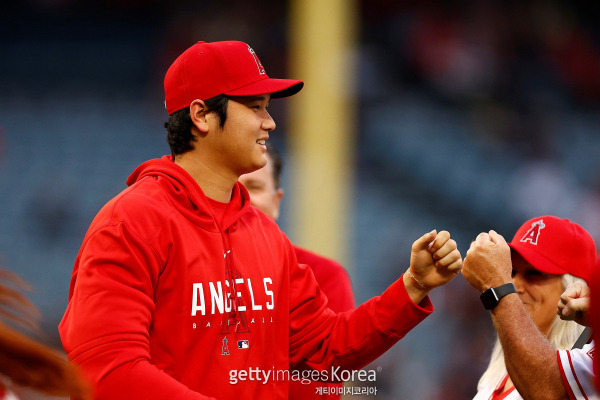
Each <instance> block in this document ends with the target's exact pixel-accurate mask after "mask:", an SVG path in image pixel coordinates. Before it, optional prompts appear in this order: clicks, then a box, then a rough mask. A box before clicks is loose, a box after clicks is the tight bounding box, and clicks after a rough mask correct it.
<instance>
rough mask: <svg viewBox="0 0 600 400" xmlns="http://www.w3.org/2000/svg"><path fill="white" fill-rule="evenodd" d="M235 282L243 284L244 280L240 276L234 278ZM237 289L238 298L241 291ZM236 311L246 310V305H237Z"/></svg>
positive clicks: (240, 295)
mask: <svg viewBox="0 0 600 400" xmlns="http://www.w3.org/2000/svg"><path fill="white" fill-rule="evenodd" d="M235 284H236V285H243V284H244V280H243V279H242V278H237V279H236V280H235ZM236 291H237V297H239V298H240V299H241V298H242V292H241V291H240V290H236ZM237 309H238V311H246V306H238V308H237Z"/></svg>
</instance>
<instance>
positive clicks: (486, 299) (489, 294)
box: [480, 288, 498, 310]
mask: <svg viewBox="0 0 600 400" xmlns="http://www.w3.org/2000/svg"><path fill="white" fill-rule="evenodd" d="M480 298H481V302H482V303H483V307H484V308H485V309H486V310H491V309H492V308H494V307H496V306H497V305H498V297H497V296H496V292H495V291H494V288H489V289H488V290H486V291H485V292H483V293H481V296H480Z"/></svg>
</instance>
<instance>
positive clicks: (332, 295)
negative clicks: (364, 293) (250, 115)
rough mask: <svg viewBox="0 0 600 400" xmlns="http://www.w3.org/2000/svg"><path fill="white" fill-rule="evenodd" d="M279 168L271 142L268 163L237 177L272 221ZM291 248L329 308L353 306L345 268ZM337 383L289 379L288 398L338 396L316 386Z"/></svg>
mask: <svg viewBox="0 0 600 400" xmlns="http://www.w3.org/2000/svg"><path fill="white" fill-rule="evenodd" d="M282 168H283V160H282V159H281V155H280V154H279V152H278V151H277V150H276V149H275V147H273V145H271V144H270V143H267V165H265V166H264V167H263V168H261V169H259V170H256V171H254V172H251V173H249V174H244V175H242V176H241V177H240V182H241V183H242V184H243V185H244V187H245V188H246V189H247V190H248V193H249V194H250V201H251V203H252V205H253V206H255V207H257V208H258V209H259V210H261V211H262V212H264V213H265V214H267V215H268V216H269V217H271V218H273V219H274V220H277V218H278V217H279V205H280V201H281V198H282V197H283V194H284V190H283V188H281V184H280V182H281V170H282ZM294 251H295V252H296V258H297V259H298V262H299V263H300V264H306V265H308V266H310V268H311V270H312V272H313V274H314V275H315V279H316V280H317V283H318V284H319V287H320V288H321V290H322V291H323V293H324V294H325V296H327V299H328V302H327V306H328V307H329V308H330V309H331V310H332V311H334V312H336V313H339V312H344V311H349V310H352V309H354V307H355V305H354V294H353V293H352V284H351V283H350V278H349V277H348V273H347V272H346V270H345V269H344V267H342V266H341V265H340V264H339V263H338V262H336V261H334V260H331V259H329V258H326V257H323V256H321V255H318V254H315V253H313V252H311V251H308V250H306V249H303V248H301V247H299V246H296V245H294ZM340 385H341V384H327V383H325V382H312V383H307V382H301V381H291V382H290V399H291V400H293V399H299V400H306V399H339V398H341V395H340V394H338V393H337V391H336V390H327V391H326V392H327V393H328V394H324V393H323V390H321V391H320V393H318V388H320V387H325V386H328V387H330V388H331V387H339V386H340ZM331 393H334V394H331Z"/></svg>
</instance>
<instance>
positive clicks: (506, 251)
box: [462, 231, 512, 292]
mask: <svg viewBox="0 0 600 400" xmlns="http://www.w3.org/2000/svg"><path fill="white" fill-rule="evenodd" d="M462 274H463V276H464V277H465V279H466V280H467V282H469V284H470V285H471V286H473V287H474V288H475V289H477V290H479V291H480V292H484V291H486V290H487V289H489V288H491V287H498V286H500V285H503V284H505V283H510V282H512V262H511V260H510V247H508V244H507V243H506V240H504V238H503V237H502V235H499V234H498V233H496V232H494V231H490V232H489V233H485V232H482V233H480V234H479V235H478V236H477V238H476V239H475V241H474V242H472V243H471V247H470V248H469V250H468V251H467V256H466V257H465V264H464V268H463V271H462Z"/></svg>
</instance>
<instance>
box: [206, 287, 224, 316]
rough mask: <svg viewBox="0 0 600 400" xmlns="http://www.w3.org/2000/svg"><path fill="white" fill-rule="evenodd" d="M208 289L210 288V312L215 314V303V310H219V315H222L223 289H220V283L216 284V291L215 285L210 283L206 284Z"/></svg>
mask: <svg viewBox="0 0 600 400" xmlns="http://www.w3.org/2000/svg"><path fill="white" fill-rule="evenodd" d="M208 287H209V288H210V302H211V310H212V311H211V312H212V313H213V314H214V313H215V303H216V305H217V308H218V309H219V313H220V314H223V305H224V301H223V288H222V287H221V282H217V288H218V290H219V291H218V293H217V289H215V285H214V284H213V283H212V282H208Z"/></svg>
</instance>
